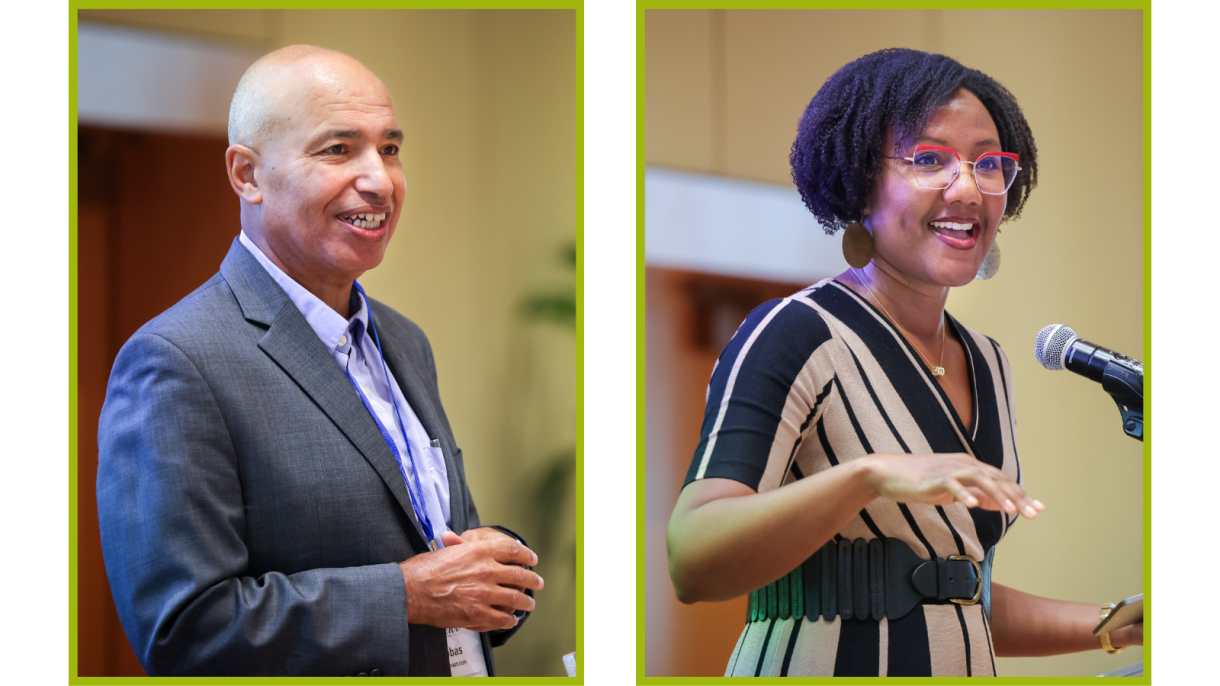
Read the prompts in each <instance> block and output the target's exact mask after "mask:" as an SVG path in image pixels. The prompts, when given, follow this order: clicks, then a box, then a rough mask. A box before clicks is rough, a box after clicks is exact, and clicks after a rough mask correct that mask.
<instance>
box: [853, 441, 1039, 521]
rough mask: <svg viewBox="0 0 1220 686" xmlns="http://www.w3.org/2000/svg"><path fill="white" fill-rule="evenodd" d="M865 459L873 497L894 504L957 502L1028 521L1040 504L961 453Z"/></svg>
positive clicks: (883, 455)
mask: <svg viewBox="0 0 1220 686" xmlns="http://www.w3.org/2000/svg"><path fill="white" fill-rule="evenodd" d="M859 459H860V460H864V461H866V462H865V464H866V465H867V469H868V483H869V485H870V486H872V488H873V490H874V491H876V492H877V495H879V496H881V497H883V498H888V499H889V500H893V501H895V502H899V503H928V504H931V505H948V504H949V503H952V502H955V501H956V502H960V503H962V504H964V505H965V506H966V507H981V508H983V509H985V510H997V511H1003V512H1007V513H1009V514H1015V513H1017V512H1020V513H1021V514H1023V515H1025V516H1026V517H1028V518H1030V519H1033V518H1034V517H1036V516H1038V513H1039V512H1041V511H1042V509H1043V508H1044V505H1043V504H1042V503H1040V502H1038V501H1037V500H1035V499H1034V498H1032V497H1030V496H1029V494H1027V493H1026V492H1025V489H1023V488H1021V485H1020V484H1018V483H1017V482H1016V481H1014V480H1013V479H1012V478H1011V477H1009V476H1008V475H1007V474H1005V473H1004V472H1001V471H1000V470H998V469H996V468H995V467H992V466H991V465H989V464H986V463H983V462H980V461H978V460H976V459H975V458H973V457H971V456H970V455H967V454H965V453H934V454H931V455H910V454H895V453H875V454H873V455H866V456H864V457H861V458H859Z"/></svg>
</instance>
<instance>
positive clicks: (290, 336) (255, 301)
mask: <svg viewBox="0 0 1220 686" xmlns="http://www.w3.org/2000/svg"><path fill="white" fill-rule="evenodd" d="M220 273H221V276H223V277H224V278H225V280H226V281H227V282H228V284H229V287H230V288H231V289H232V290H233V294H234V295H235V296H236V297H237V300H238V303H239V304H240V305H241V308H242V312H243V313H244V314H245V316H246V318H247V319H249V320H251V321H253V322H256V323H258V324H261V325H263V326H266V327H268V328H267V332H266V334H264V335H263V337H262V338H261V339H260V340H259V342H258V347H259V348H261V349H262V350H263V352H265V353H266V354H267V355H268V356H269V357H270V358H271V359H272V360H274V361H275V362H276V364H278V365H279V366H280V368H281V369H283V370H284V373H286V374H287V375H288V376H289V377H291V378H292V380H293V381H295V382H296V383H297V385H298V386H300V387H301V390H303V391H304V392H305V394H306V395H308V396H309V397H310V399H311V400H313V401H314V403H315V404H317V406H318V407H319V408H321V410H322V411H323V412H324V413H326V416H327V417H329V418H330V420H331V421H333V422H334V423H335V426H337V427H338V428H339V430H340V431H341V432H343V434H344V435H345V436H347V438H348V440H350V441H351V442H352V444H353V445H355V446H356V449H357V450H359V451H360V453H361V454H362V455H363V456H364V459H365V460H367V461H368V463H369V464H370V465H371V466H372V467H373V469H374V470H375V471H376V472H377V474H378V475H379V476H380V477H381V480H382V481H384V482H385V485H386V487H387V488H388V489H390V492H391V493H392V494H393V495H394V498H395V500H397V501H398V504H399V506H400V507H402V509H403V511H404V512H406V514H407V517H408V518H409V519H410V521H411V524H412V525H413V526H414V528H415V532H416V533H417V534H418V535H419V537H420V540H421V541H423V542H425V543H426V542H427V540H428V537H427V536H425V535H424V532H423V528H422V527H420V525H419V521H418V519H416V517H415V510H414V508H412V507H411V498H410V495H409V494H408V493H407V488H406V484H405V483H404V482H403V477H402V473H401V472H400V471H399V469H398V463H397V462H395V460H394V455H393V454H392V453H391V452H390V449H389V447H388V446H387V445H386V443H385V439H384V438H382V436H381V432H380V431H379V430H378V429H377V424H376V422H374V421H373V418H372V417H371V416H370V415H369V413H368V410H367V409H366V408H365V407H364V403H362V402H361V401H360V397H359V396H358V395H356V391H355V389H353V388H352V386H351V383H350V382H349V381H348V380H347V375H346V374H344V373H343V371H342V370H341V369H339V366H338V365H336V364H335V361H334V359H333V358H332V357H331V356H330V354H329V353H328V352H327V351H326V348H325V347H324V346H323V345H322V341H321V340H319V339H318V335H317V334H316V333H315V332H314V330H313V328H312V327H310V326H309V322H308V321H306V320H305V317H304V315H302V314H301V312H300V310H298V309H297V308H296V306H295V305H293V304H292V301H291V300H289V298H288V295H287V294H286V293H284V290H283V289H282V288H280V287H279V284H277V283H275V280H274V279H272V278H271V276H270V275H269V274H267V272H266V270H264V269H263V267H262V265H260V264H259V263H258V261H257V260H255V259H254V256H253V255H251V254H250V252H249V251H248V250H246V248H245V246H243V245H241V244H240V243H239V242H238V241H236V240H235V241H234V242H233V247H231V248H230V249H229V255H228V256H227V257H226V258H225V261H224V263H223V264H222V265H221V267H220ZM425 548H426V546H425Z"/></svg>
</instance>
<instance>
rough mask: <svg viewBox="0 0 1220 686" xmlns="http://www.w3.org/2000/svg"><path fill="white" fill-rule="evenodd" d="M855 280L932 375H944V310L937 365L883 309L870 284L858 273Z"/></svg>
mask: <svg viewBox="0 0 1220 686" xmlns="http://www.w3.org/2000/svg"><path fill="white" fill-rule="evenodd" d="M855 272H856V270H855V269H853V270H852V273H853V274H855ZM856 280H857V281H859V282H860V283H862V284H864V287H865V288H866V289H868V294H869V295H871V296H873V300H876V301H877V305H878V306H880V307H881V311H882V312H884V313H885V317H886V319H889V320H890V321H891V322H893V324H894V326H897V327H898V330H899V331H901V332H902V335H903V336H906V337H907V340H908V341H910V342H911V347H912V348H915V353H916V354H917V355H919V358H920V359H922V360H923V361H924V364H926V365H928V366H929V367H931V368H932V376H944V375H945V367H944V364H945V312H944V310H941V313H940V366H937V365H934V364H932V362H931V361H930V360H928V358H926V357H924V355H923V353H921V352H919V346H917V345H915V338H914V337H913V336H911V334H909V333H907V330H906V329H904V328H902V325H901V324H899V323H898V320H897V319H894V315H892V314H890V311H889V310H887V309H885V305H884V304H882V302H881V298H878V297H877V294H876V293H874V292H873V288H872V286H869V285H868V282H867V281H865V280H864V279H862V278H861V277H860V275H858V274H856Z"/></svg>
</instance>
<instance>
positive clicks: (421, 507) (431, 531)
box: [343, 282, 440, 550]
mask: <svg viewBox="0 0 1220 686" xmlns="http://www.w3.org/2000/svg"><path fill="white" fill-rule="evenodd" d="M352 285H353V287H355V289H356V291H358V292H359V293H360V295H361V297H363V298H364V303H365V307H367V308H368V311H369V332H370V333H372V335H373V342H374V343H376V344H377V354H378V355H379V356H380V357H381V371H382V372H384V373H385V383H386V388H387V389H389V392H390V402H391V403H393V405H394V416H395V417H397V418H398V430H399V431H401V432H402V440H403V443H405V444H406V446H407V460H409V461H410V462H411V474H410V475H408V474H407V470H406V467H404V466H403V463H402V455H401V454H400V453H399V452H398V446H397V445H396V444H395V443H394V439H393V438H391V437H390V432H389V431H386V428H385V426H384V425H383V424H382V423H381V420H380V419H378V418H377V413H376V412H375V411H374V410H373V404H372V403H370V402H369V399H368V398H366V397H365V395H364V393H362V392H361V391H360V384H358V383H356V379H355V377H353V376H352V373H351V372H349V371H348V370H347V369H344V370H343V373H345V374H347V379H348V381H350V382H351V383H352V388H355V389H356V395H358V396H360V402H362V403H364V407H365V409H367V410H368V411H369V414H370V415H372V417H373V421H374V422H376V423H377V429H378V430H379V431H380V432H381V437H382V438H384V439H385V442H386V445H387V446H389V448H390V452H391V453H392V454H393V455H394V461H395V462H397V463H398V471H400V472H402V478H403V481H405V482H406V484H407V496H408V497H409V498H410V500H411V509H412V510H415V516H416V518H418V519H419V522H420V524H422V525H423V526H424V529H426V530H427V532H428V537H429V541H428V547H429V548H431V549H432V550H436V549H437V547H439V544H440V536H438V535H437V532H436V529H435V528H434V527H433V526H432V520H431V518H429V517H428V508H427V506H426V505H425V504H424V489H423V486H421V485H420V482H419V468H418V467H417V466H416V465H415V455H414V453H412V451H411V439H410V438H409V437H408V436H407V429H406V426H405V424H404V423H403V421H402V412H401V411H400V410H399V409H398V399H397V398H395V397H394V384H393V383H391V381H390V370H389V369H388V368H387V367H386V364H385V354H384V353H382V352H381V338H380V337H379V336H378V335H377V327H376V324H375V323H374V322H373V307H372V305H371V304H370V302H369V298H368V296H367V295H365V294H364V289H363V288H361V287H360V284H359V283H357V282H353V283H352ZM353 345H354V342H353ZM412 476H414V477H415V489H414V490H412V488H411V477H412ZM416 492H418V493H419V495H418V496H416ZM417 499H418V504H416V501H417Z"/></svg>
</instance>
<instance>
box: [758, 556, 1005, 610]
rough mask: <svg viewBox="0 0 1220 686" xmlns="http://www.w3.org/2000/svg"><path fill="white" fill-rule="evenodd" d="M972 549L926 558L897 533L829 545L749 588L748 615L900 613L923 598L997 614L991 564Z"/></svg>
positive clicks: (988, 559)
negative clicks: (993, 610)
mask: <svg viewBox="0 0 1220 686" xmlns="http://www.w3.org/2000/svg"><path fill="white" fill-rule="evenodd" d="M994 555H995V547H994V546H992V548H991V550H989V551H987V557H986V558H985V559H984V560H983V562H982V564H981V565H980V563H979V562H978V561H976V560H974V559H973V558H971V557H969V556H966V555H951V556H949V557H947V558H944V557H938V558H934V559H931V560H925V559H923V558H921V557H919V556H918V555H916V554H915V551H913V550H911V547H910V546H909V545H907V544H906V543H904V542H903V541H900V540H898V539H896V538H887V539H880V538H874V539H871V540H865V539H863V538H857V539H856V540H855V541H849V540H847V539H842V540H840V541H839V542H837V543H836V542H834V541H830V542H829V543H827V544H826V545H824V546H822V548H821V549H820V550H818V551H817V552H816V553H814V554H813V556H812V557H810V558H809V559H808V560H806V561H805V562H803V563H801V565H800V566H799V567H797V568H796V569H794V570H792V571H791V572H789V573H788V574H785V575H784V576H782V577H780V578H779V579H778V580H777V581H774V582H772V583H770V584H767V585H766V586H764V587H763V588H760V589H758V590H757V591H752V592H751V593H750V602H749V613H748V616H747V619H746V621H749V622H760V621H763V620H765V619H789V618H799V617H801V616H804V617H806V618H808V619H810V620H813V619H816V618H817V617H818V616H821V617H822V618H823V619H825V620H826V621H828V622H829V621H832V620H833V619H834V618H835V617H842V618H843V619H851V618H853V617H855V618H857V619H864V618H867V617H872V618H873V619H877V620H879V619H881V618H882V617H889V618H890V619H898V618H899V617H903V616H905V615H906V614H907V613H909V612H910V611H911V610H912V609H914V607H915V606H916V605H918V604H919V603H921V602H952V603H960V604H963V605H973V604H975V603H977V602H979V600H980V599H982V601H983V609H984V610H985V611H986V612H987V615H988V616H989V617H990V616H991V562H992V560H993V558H994Z"/></svg>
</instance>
